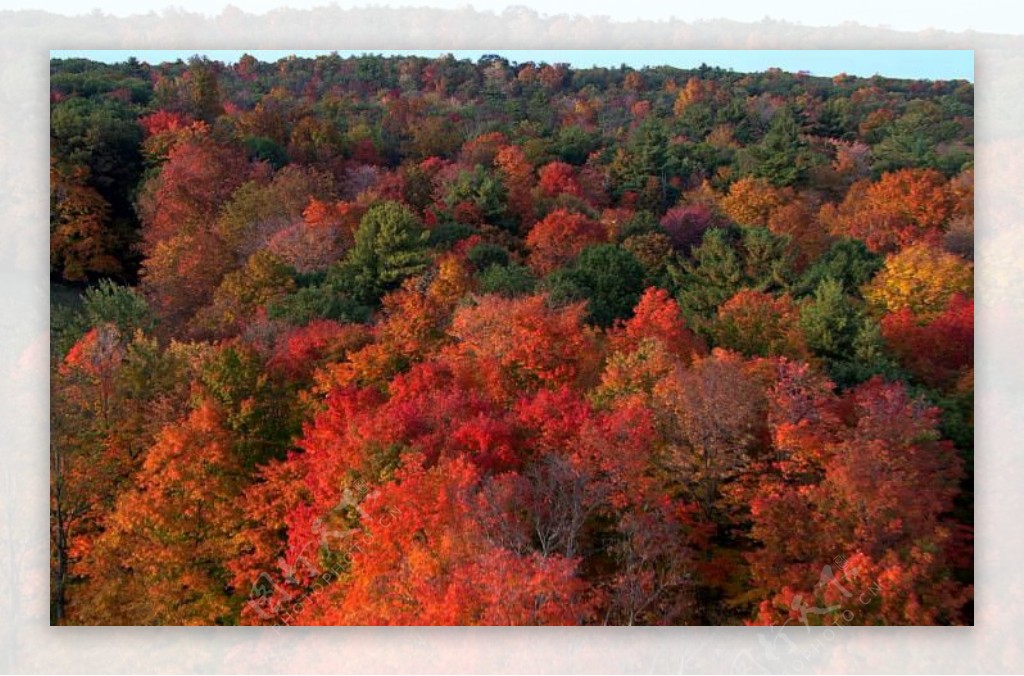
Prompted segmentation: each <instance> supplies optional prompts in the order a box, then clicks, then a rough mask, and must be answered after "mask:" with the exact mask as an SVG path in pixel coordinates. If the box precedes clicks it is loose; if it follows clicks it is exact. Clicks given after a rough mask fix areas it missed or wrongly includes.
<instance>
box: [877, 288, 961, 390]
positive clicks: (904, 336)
mask: <svg viewBox="0 0 1024 676" xmlns="http://www.w3.org/2000/svg"><path fill="white" fill-rule="evenodd" d="M881 325H882V326H881V329H882V336H883V337H884V338H885V342H886V344H887V345H888V346H889V348H890V349H891V350H892V351H893V353H894V354H895V355H896V358H897V359H898V360H899V362H900V364H901V365H902V366H903V367H904V368H906V369H907V370H908V371H910V372H911V373H912V374H913V375H914V376H915V377H916V378H918V379H919V380H920V381H921V382H923V383H925V384H926V385H928V386H929V387H942V388H949V387H952V386H955V385H956V382H957V380H958V379H959V378H960V377H961V376H962V375H963V373H964V370H965V369H969V368H973V366H974V301H973V300H971V299H970V298H967V297H965V296H963V295H960V294H956V295H953V296H951V297H950V299H949V302H948V304H947V305H946V308H945V310H943V312H942V313H941V314H939V315H936V316H935V317H934V318H932V319H931V320H925V321H921V320H919V319H918V318H917V317H915V316H914V314H913V312H912V311H911V310H910V309H909V308H903V309H902V310H898V311H897V312H893V313H890V314H887V315H885V316H884V317H882V322H881Z"/></svg>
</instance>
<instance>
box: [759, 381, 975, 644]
mask: <svg viewBox="0 0 1024 676" xmlns="http://www.w3.org/2000/svg"><path fill="white" fill-rule="evenodd" d="M791 373H792V371H791ZM797 374H799V372H797ZM803 380H804V383H807V379H806V377H805V376H804V377H803ZM798 382H799V380H797V381H796V382H793V381H791V380H788V379H787V378H786V377H784V378H783V379H782V380H781V381H780V383H779V387H785V388H786V390H789V394H788V395H787V399H788V402H789V403H787V404H786V406H785V407H784V408H783V411H782V412H784V416H783V420H785V419H786V417H788V418H789V420H790V421H791V422H786V423H785V424H784V425H781V424H779V423H780V422H781V421H779V422H777V423H776V437H775V438H776V445H777V448H778V449H779V450H780V451H781V450H784V451H785V452H784V454H783V455H782V457H783V458H785V460H784V461H780V462H778V463H777V464H776V465H775V472H772V473H770V474H766V475H764V482H765V485H763V486H762V487H761V488H760V489H759V494H758V496H757V497H756V498H755V501H754V503H753V510H752V515H753V517H754V526H753V528H752V531H751V532H752V535H753V536H754V538H755V539H757V540H759V541H761V542H763V543H764V544H765V546H764V548H762V549H759V550H757V551H756V552H755V553H753V554H752V555H751V559H752V572H753V574H754V584H755V587H756V588H759V589H761V590H763V593H765V599H766V600H764V601H763V602H762V603H761V604H760V607H759V610H758V621H759V622H762V623H763V622H768V621H775V622H780V621H786V620H787V619H789V620H795V621H805V620H807V619H808V617H810V618H811V619H812V620H813V621H814V622H815V623H822V624H830V623H837V622H840V621H843V622H844V623H846V621H845V620H841V619H840V618H841V617H843V613H844V612H845V611H847V610H849V611H851V612H853V613H854V617H855V621H856V622H857V623H859V624H906V623H915V622H921V623H925V624H934V623H957V622H959V621H961V620H960V618H961V614H960V613H961V610H962V606H963V604H964V602H965V601H966V600H967V598H969V595H970V589H969V588H965V587H964V586H963V585H960V584H958V583H956V582H955V581H954V580H953V579H952V577H951V575H950V564H949V560H948V558H947V557H948V554H947V552H948V551H949V550H948V547H949V545H950V544H951V541H950V536H951V530H950V527H949V524H948V523H946V522H945V520H944V518H943V514H945V513H947V512H948V511H949V510H950V508H951V506H952V499H953V496H954V495H955V493H956V491H957V480H958V478H959V476H960V472H961V468H960V463H959V461H958V460H957V458H956V456H955V453H954V452H953V448H952V445H951V444H950V443H949V442H948V441H941V440H940V439H939V436H938V433H937V424H938V421H937V410H936V409H934V408H929V407H927V406H925V405H923V403H922V402H920V401H916V400H914V399H913V398H911V397H910V396H908V395H907V393H906V390H905V389H904V388H903V387H902V386H901V385H898V384H888V383H883V382H882V381H880V380H878V379H875V380H872V381H870V382H868V383H865V384H863V385H861V386H860V387H859V388H857V389H856V390H854V391H852V392H851V393H850V395H849V396H848V399H847V405H848V406H850V408H851V411H850V412H851V413H852V418H851V421H850V422H849V423H846V424H843V423H842V422H841V419H840V418H839V417H838V416H836V415H835V414H834V413H832V414H829V412H830V411H835V410H836V409H835V408H831V407H827V408H824V409H822V408H819V407H818V406H814V407H811V408H808V407H807V406H806V405H802V406H801V410H802V411H803V412H802V413H800V412H798V411H797V410H794V409H792V406H793V405H796V404H799V402H800V401H801V398H800V397H793V394H794V392H793V390H794V385H796V388H797V391H798V392H799V388H801V387H802V388H804V392H806V394H805V395H804V396H805V397H806V396H814V397H822V396H824V397H828V394H827V387H823V386H821V385H818V386H817V387H816V388H815V389H816V390H817V393H815V389H812V390H810V391H808V390H807V389H806V388H807V384H805V385H802V386H800V385H797V383H798ZM790 383H792V384H790ZM776 392H777V393H780V394H781V392H780V391H779V389H776ZM804 401H806V399H804ZM787 408H788V409H789V411H788V412H785V411H786V409H787ZM819 411H820V412H822V413H825V414H826V415H820V414H819ZM776 420H779V419H778V418H776ZM891 476H899V477H900V481H897V482H893V481H886V480H884V478H886V477H891ZM795 517H799V518H800V519H801V523H802V524H804V526H803V532H802V533H801V535H800V536H798V537H793V535H792V534H789V535H788V536H787V535H785V533H786V532H787V531H788V526H787V525H785V524H791V523H792V519H793V518H795ZM786 538H788V539H789V542H788V543H787V542H786ZM823 546H827V547H831V548H832V549H836V548H838V549H839V550H840V552H841V557H842V558H841V559H840V560H844V562H843V563H842V566H841V568H839V569H838V570H837V569H833V568H832V567H831V565H830V563H832V561H829V560H826V561H825V563H822V561H821V559H820V558H817V557H820V556H821V555H820V553H816V552H818V551H820V549H819V548H820V547H823ZM869 588H870V589H871V590H872V591H871V592H870V593H868V591H867V590H868V589H869ZM858 604H859V605H858ZM810 608H815V609H818V610H822V611H823V612H822V613H816V614H814V615H810V616H809V615H808V613H807V610H808V609H810Z"/></svg>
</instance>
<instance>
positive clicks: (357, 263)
mask: <svg viewBox="0 0 1024 676" xmlns="http://www.w3.org/2000/svg"><path fill="white" fill-rule="evenodd" d="M427 237H428V233H427V232H426V231H425V230H424V229H423V226H422V225H421V223H420V221H419V219H418V218H417V217H416V215H415V214H413V213H412V212H411V211H410V210H409V209H408V207H405V206H404V205H402V204H399V203H398V202H383V203H381V204H377V205H374V206H373V207H371V208H370V210H369V211H367V212H366V215H365V216H363V218H362V220H361V221H360V223H359V229H358V230H356V233H355V244H354V245H353V246H352V249H351V250H350V251H349V254H348V256H347V257H346V259H345V263H344V266H343V267H342V268H340V269H339V271H338V272H339V275H341V277H342V282H343V283H344V284H345V285H346V286H349V288H351V289H352V293H353V296H354V297H355V298H356V299H357V300H359V301H360V302H362V303H365V304H368V305H375V304H376V303H377V302H378V301H379V299H380V297H381V295H382V294H383V293H384V292H386V291H389V290H391V289H395V288H397V287H398V285H399V284H400V283H401V281H402V280H403V279H405V278H406V277H409V276H411V275H414V274H416V273H418V272H420V271H421V270H423V268H424V267H425V266H426V263H427V255H426V251H425V249H426V246H425V245H426V241H427Z"/></svg>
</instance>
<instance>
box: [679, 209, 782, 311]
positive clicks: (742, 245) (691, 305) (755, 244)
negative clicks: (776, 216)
mask: <svg viewBox="0 0 1024 676" xmlns="http://www.w3.org/2000/svg"><path fill="white" fill-rule="evenodd" d="M789 251H790V249H789V241H788V238H786V237H782V236H779V235H775V234H772V233H771V232H769V231H768V230H765V229H764V228H743V229H742V230H739V229H736V228H732V229H725V228H712V229H710V230H708V231H707V232H706V233H705V234H704V238H703V239H702V240H701V244H700V246H698V247H696V248H695V249H693V251H692V252H691V254H690V257H689V258H685V259H681V260H680V262H679V263H678V264H675V265H671V266H670V267H669V274H670V276H671V278H672V281H673V286H674V287H675V288H676V289H677V300H678V301H679V306H680V307H681V308H682V310H683V313H684V314H685V315H686V316H687V318H688V319H690V320H691V321H693V322H694V325H695V326H699V325H701V324H702V320H705V319H709V318H710V317H711V316H712V315H713V314H714V313H715V311H716V310H717V309H718V306H720V305H721V304H722V303H724V302H725V301H727V300H728V299H730V298H732V297H733V296H734V295H735V294H736V292H737V291H739V290H740V289H745V288H747V289H755V290H757V291H766V292H770V291H779V290H785V289H786V288H787V287H788V285H789V283H790V282H791V277H792V267H791V266H792V262H791V256H790V253H789Z"/></svg>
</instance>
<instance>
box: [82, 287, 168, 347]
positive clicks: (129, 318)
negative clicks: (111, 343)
mask: <svg viewBox="0 0 1024 676" xmlns="http://www.w3.org/2000/svg"><path fill="white" fill-rule="evenodd" d="M82 303H83V313H84V315H85V319H86V321H87V322H88V325H89V326H99V325H100V324H103V323H105V322H110V323H112V324H114V325H115V326H117V329H118V331H120V332H121V335H122V336H131V335H132V334H134V333H135V331H136V330H141V331H143V332H144V333H150V332H151V331H152V330H153V328H154V327H155V326H156V318H155V317H154V316H153V313H152V311H151V310H150V308H149V304H148V303H147V302H146V299H145V298H143V297H142V294H140V293H139V292H138V291H137V290H135V289H134V288H132V287H130V286H120V285H118V284H115V283H114V282H112V281H110V280H109V279H101V280H100V281H99V283H98V284H97V285H96V286H93V287H90V288H88V289H86V290H85V293H84V294H82Z"/></svg>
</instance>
